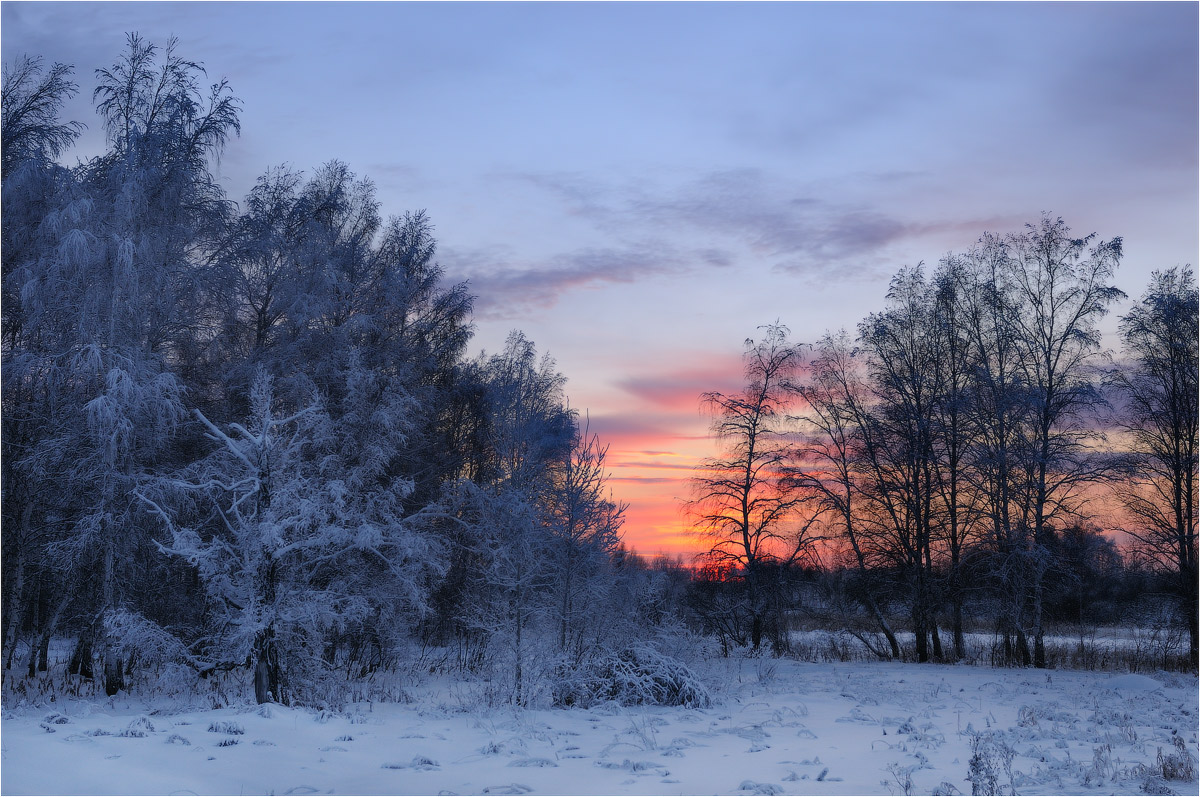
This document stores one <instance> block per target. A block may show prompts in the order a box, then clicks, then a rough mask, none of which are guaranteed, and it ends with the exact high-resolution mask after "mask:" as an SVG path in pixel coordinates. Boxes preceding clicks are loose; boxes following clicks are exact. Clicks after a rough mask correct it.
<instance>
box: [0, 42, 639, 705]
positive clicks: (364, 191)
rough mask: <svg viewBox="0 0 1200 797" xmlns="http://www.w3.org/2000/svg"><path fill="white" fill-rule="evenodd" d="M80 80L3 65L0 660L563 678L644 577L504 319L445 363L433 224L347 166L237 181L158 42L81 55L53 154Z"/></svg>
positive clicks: (120, 668)
mask: <svg viewBox="0 0 1200 797" xmlns="http://www.w3.org/2000/svg"><path fill="white" fill-rule="evenodd" d="M72 75H73V72H72V67H70V66H67V65H63V64H57V63H56V64H53V65H51V66H49V67H46V66H45V65H44V64H43V63H42V61H41V60H40V59H37V58H23V59H20V60H18V61H16V62H15V63H13V64H11V65H8V66H6V68H5V72H4V82H3V123H2V130H3V218H4V222H3V231H2V236H3V241H2V245H3V251H4V258H3V304H4V313H3V328H2V330H0V342H2V346H3V403H4V412H3V473H2V477H3V526H4V535H3V583H4V600H3V621H2V622H3V655H4V671H5V679H6V681H8V682H10V683H11V682H12V681H13V679H19V678H23V677H33V676H35V675H36V674H37V673H38V672H40V671H45V670H46V668H47V666H48V663H47V658H48V650H49V647H50V644H51V641H52V640H53V639H64V638H65V639H69V640H73V642H72V644H73V653H72V655H71V661H70V664H69V670H70V672H71V673H73V674H75V675H78V676H82V677H83V678H85V679H90V678H94V679H95V681H96V682H98V683H101V684H102V685H103V688H104V689H105V691H106V692H107V693H108V694H110V695H111V694H114V693H115V692H117V691H118V690H120V689H122V688H123V687H125V686H126V685H127V684H128V683H129V678H130V676H131V674H134V673H137V672H143V671H144V670H145V668H146V667H148V666H150V665H153V666H155V667H159V668H161V667H163V666H166V665H170V666H174V667H180V668H183V669H184V670H185V671H186V672H189V673H191V674H193V675H199V676H202V677H208V676H211V675H212V674H214V673H221V672H224V671H230V670H237V671H244V672H247V673H249V679H250V681H251V682H252V684H253V689H254V694H255V696H256V698H257V700H259V701H260V702H262V701H267V700H275V701H281V702H288V701H292V700H300V701H305V700H307V701H311V700H313V695H314V694H316V690H318V689H319V688H321V684H322V683H327V682H329V681H330V679H336V678H342V679H343V680H344V679H345V678H347V677H357V676H362V675H366V674H368V673H370V672H373V671H375V670H377V669H378V668H380V667H388V666H391V665H393V664H394V663H395V662H396V659H397V657H399V656H402V655H403V651H404V650H405V645H408V644H435V645H441V646H444V647H446V648H447V649H451V650H454V651H456V656H457V657H458V663H459V664H460V665H461V666H463V667H466V668H472V669H476V670H487V671H488V673H489V675H490V676H494V679H495V682H496V683H500V684H502V685H503V688H504V689H505V690H506V691H505V693H504V695H505V698H506V699H511V700H514V701H516V702H528V700H530V699H533V698H534V697H538V696H537V695H535V694H534V692H535V691H536V690H537V689H543V690H544V689H545V688H547V687H546V686H545V685H546V684H547V683H550V681H549V680H547V678H546V677H544V676H545V675H546V673H549V672H551V671H553V672H554V673H556V675H557V680H554V681H553V683H554V684H557V685H558V686H557V687H556V688H560V689H561V690H565V691H564V692H563V694H559V695H557V696H556V697H557V698H561V699H566V698H565V697H564V695H566V696H567V697H569V696H570V695H574V696H575V697H576V698H579V697H580V696H581V695H582V694H583V691H586V690H585V689H584V687H583V686H579V685H580V684H583V685H584V686H586V684H587V683H589V681H588V680H587V677H586V676H587V673H588V672H590V670H588V668H589V667H592V668H595V667H600V666H601V665H602V662H601V663H597V662H600V659H601V658H603V657H604V656H606V655H610V654H611V651H614V650H615V651H622V650H626V649H627V648H628V647H629V645H630V644H631V642H632V641H634V640H636V639H640V638H642V636H643V635H644V634H645V633H646V629H647V628H651V627H653V626H654V625H655V624H656V623H658V622H660V621H661V619H662V618H661V617H656V616H653V614H652V613H653V612H654V611H655V606H656V601H655V597H654V596H655V595H656V594H657V592H656V591H659V590H661V589H662V585H661V584H660V583H659V582H660V581H661V580H662V579H661V578H659V579H658V580H656V577H655V576H654V574H652V573H650V572H649V571H648V570H647V569H646V568H638V567H632V566H629V565H630V562H632V561H633V560H631V559H629V558H628V557H627V556H625V553H624V550H623V548H622V546H621V540H620V531H621V526H622V522H623V513H624V505H623V504H621V503H620V502H618V501H616V500H615V499H614V498H613V497H612V495H611V491H610V489H609V487H608V485H607V482H606V478H607V477H606V472H605V467H604V465H605V456H606V447H605V446H604V445H603V444H602V443H601V442H600V441H599V440H598V438H597V437H596V436H595V435H594V434H592V433H591V432H590V431H589V429H588V426H587V423H586V419H583V418H581V417H580V415H579V413H578V412H577V411H576V410H574V409H572V408H571V407H570V405H569V403H568V401H567V398H566V395H565V392H564V389H565V379H564V377H563V376H562V375H561V374H560V373H559V372H558V370H557V368H556V365H555V363H554V361H553V360H552V359H551V358H549V357H548V356H545V355H543V356H539V355H538V352H537V349H536V347H535V345H534V343H533V342H531V341H530V340H528V339H527V338H526V337H525V336H524V335H523V334H521V333H520V332H514V333H512V334H511V335H510V337H509V338H508V341H507V343H506V344H505V346H504V348H503V350H501V351H499V352H497V353H494V354H491V355H488V354H486V353H485V354H480V355H479V356H477V357H474V358H469V357H467V356H466V355H465V352H466V347H467V346H468V343H469V342H470V340H471V336H472V326H471V310H472V302H473V297H472V296H471V294H470V292H469V290H468V287H467V285H466V284H465V283H459V284H452V283H448V282H447V280H446V279H445V277H444V275H443V272H442V269H441V267H440V266H438V264H437V262H436V259H435V253H436V241H435V239H434V235H433V226H432V223H431V221H430V220H429V218H428V217H427V216H426V215H424V213H421V212H416V213H406V214H404V215H402V216H392V217H389V218H386V219H385V218H384V217H383V216H382V215H381V209H380V204H379V202H378V200H377V197H376V192H375V188H374V185H373V184H372V183H371V181H370V180H368V179H366V178H361V177H359V176H357V175H356V174H354V172H352V171H351V170H350V168H349V167H348V166H347V165H346V164H344V163H341V162H339V161H336V160H335V161H330V162H329V163H326V164H325V165H323V166H321V167H319V168H317V169H315V170H313V171H312V172H311V173H310V174H307V175H306V174H303V173H302V172H300V171H297V170H294V169H292V168H289V167H286V166H282V167H275V168H271V169H269V170H267V171H266V172H264V173H263V174H262V176H260V177H259V178H258V179H257V181H256V183H255V184H254V187H253V188H252V189H251V191H250V193H249V195H248V196H247V197H246V198H245V201H244V202H243V203H241V204H240V205H239V204H236V203H234V202H232V201H231V200H230V199H228V198H227V197H226V196H225V194H224V192H223V190H222V189H221V187H220V185H219V184H218V182H217V180H216V179H215V177H214V174H213V168H214V164H215V162H216V160H217V159H218V157H219V156H220V154H221V152H222V150H223V148H224V147H225V145H226V144H227V143H228V141H229V140H230V139H231V138H232V137H234V136H236V135H238V134H239V132H240V111H241V103H240V102H239V100H238V99H237V98H236V97H235V96H234V95H233V93H232V91H231V89H230V87H229V85H228V84H227V83H226V82H225V81H223V80H221V81H216V82H214V83H211V84H207V83H206V82H205V81H206V73H205V70H204V68H203V67H202V66H201V65H200V64H199V63H197V62H194V61H190V60H187V59H186V58H184V57H183V56H182V55H181V54H180V53H179V52H178V48H177V44H176V43H175V42H174V41H171V42H169V43H167V44H166V46H165V47H158V46H156V45H154V44H153V43H150V42H147V41H145V40H144V39H142V38H140V37H139V36H137V35H136V34H131V35H130V36H129V37H128V41H127V43H126V48H125V50H124V52H123V53H122V54H121V55H120V57H119V58H118V59H117V60H116V61H115V62H114V63H113V64H112V65H111V66H109V67H107V68H103V69H98V70H96V73H95V75H96V81H97V86H96V88H95V91H94V93H93V101H94V105H95V109H96V111H97V113H98V115H99V118H100V120H101V121H102V123H103V125H104V130H105V133H106V139H107V147H106V150H105V152H104V153H103V154H101V155H99V156H96V157H94V158H90V159H88V160H85V161H82V162H79V163H78V164H77V165H75V166H71V167H68V166H64V165H62V164H61V163H59V158H60V157H61V156H62V155H63V154H64V153H65V152H66V151H67V150H68V148H69V147H70V145H71V143H72V142H73V141H74V139H75V138H76V136H77V135H78V134H79V132H80V130H81V127H82V125H81V124H79V123H78V122H75V121H63V120H61V119H60V118H59V117H60V112H61V109H62V107H63V103H64V101H65V100H66V99H68V98H69V97H71V96H72V95H73V94H74V93H75V92H76V91H77V90H78V86H77V84H76V83H75V82H74V81H73V80H72ZM623 563H624V564H623ZM635 631H636V633H635ZM19 651H20V656H19V657H18V652H19ZM626 658H627V659H629V660H632V659H630V656H627V657H626ZM634 658H636V657H634ZM642 658H645V656H643V657H642ZM609 664H611V661H610V662H609ZM604 666H608V665H604ZM563 684H566V686H562V685H563ZM571 684H575V686H571ZM572 689H574V691H572ZM581 690H583V691H581ZM568 693H569V694H568Z"/></svg>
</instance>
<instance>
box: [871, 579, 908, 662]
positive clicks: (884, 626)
mask: <svg viewBox="0 0 1200 797" xmlns="http://www.w3.org/2000/svg"><path fill="white" fill-rule="evenodd" d="M864 603H866V604H867V609H869V610H870V612H871V616H872V617H873V618H875V623H876V624H877V625H878V626H879V630H880V631H881V632H882V633H883V637H884V639H886V640H887V642H888V647H889V648H891V651H892V658H893V659H895V660H897V661H899V659H900V641H899V640H898V639H896V632H895V631H893V630H892V626H891V625H890V624H889V623H888V621H887V618H885V617H884V616H883V612H882V611H881V610H880V608H879V604H878V603H876V602H875V599H874V598H872V597H871V596H870V595H867V596H866V597H865V598H864Z"/></svg>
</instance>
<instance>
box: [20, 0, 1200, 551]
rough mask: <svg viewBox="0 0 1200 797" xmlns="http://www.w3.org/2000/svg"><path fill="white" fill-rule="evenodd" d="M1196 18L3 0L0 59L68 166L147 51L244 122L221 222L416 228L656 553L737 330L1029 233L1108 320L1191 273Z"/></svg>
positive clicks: (820, 320) (857, 6)
mask: <svg viewBox="0 0 1200 797" xmlns="http://www.w3.org/2000/svg"><path fill="white" fill-rule="evenodd" d="M1198 8H1200V6H1198V5H1197V4H1196V3H1162V4H1156V3H1100V4H1090V3H1064V4H1043V3H968V4H952V3H933V4H923V3H895V4H893V3H828V4H826V3H766V4H756V3H702V4H696V3H619V4H604V3H563V4H560V3H529V4H507V3H481V4H475V3H428V4H415V3H414V4H409V3H300V4H295V3H199V2H197V3H183V4H170V3H71V4H59V3H25V2H12V1H11V0H6V2H4V3H3V4H0V15H2V25H0V37H2V42H3V57H4V61H5V62H6V63H8V62H11V61H12V59H13V58H14V57H15V56H17V55H20V54H25V53H27V54H34V55H42V56H44V57H45V58H46V59H47V60H48V61H55V60H57V61H63V62H68V63H73V64H75V66H76V68H77V73H76V76H77V79H78V81H79V83H80V85H81V89H82V90H81V92H80V96H79V97H78V98H77V102H75V103H74V104H73V105H72V107H71V108H70V109H69V111H68V113H69V115H70V116H71V117H72V118H76V119H80V120H82V121H84V122H87V123H88V124H89V125H90V128H89V131H88V133H87V134H86V135H85V137H84V139H83V140H82V141H81V143H80V146H79V147H78V154H81V155H86V154H89V153H93V152H95V151H98V149H99V147H100V146H101V145H102V141H101V140H100V136H101V135H102V131H101V129H100V126H99V125H98V124H97V123H96V122H95V116H94V114H93V113H92V111H91V106H90V95H91V88H92V86H93V85H94V81H93V79H92V70H94V69H95V68H97V67H100V66H106V65H108V64H110V63H111V62H112V61H113V60H114V58H115V57H116V56H117V54H118V53H119V52H120V50H121V48H122V46H123V39H124V33H125V32H126V31H135V30H136V31H138V32H139V33H141V34H142V35H143V37H145V38H147V39H150V40H151V41H155V42H159V43H161V42H163V41H165V39H166V38H167V36H169V35H175V36H177V37H179V39H180V44H179V49H180V52H181V54H182V55H184V56H185V57H188V58H191V59H193V60H199V61H202V62H203V63H204V64H205V66H206V67H207V68H208V70H209V74H210V76H212V77H214V78H215V77H219V76H224V77H227V78H228V79H229V80H230V83H231V84H232V86H233V89H234V92H235V94H237V95H238V96H239V97H241V99H242V100H243V101H244V103H245V111H244V113H243V115H242V136H241V138H240V139H238V140H236V141H234V142H233V143H231V145H230V146H229V148H228V150H227V152H226V153H225V156H224V158H223V160H222V163H221V167H220V171H221V175H222V178H223V180H224V182H225V185H226V187H227V190H228V191H229V193H230V196H231V197H232V198H234V199H241V198H242V197H243V196H244V194H245V192H246V190H247V189H248V188H249V187H250V186H251V185H252V183H253V180H254V178H255V177H256V176H257V175H258V174H260V173H262V172H263V171H264V170H265V169H266V168H267V167H269V166H273V165H277V164H280V163H288V164H291V165H292V166H294V167H296V168H300V169H305V170H310V169H312V168H313V167H316V166H318V165H320V164H321V163H323V162H325V161H328V160H330V159H332V158H338V159H340V160H343V161H346V162H347V163H349V164H350V166H351V167H352V168H353V169H354V170H355V171H357V172H358V173H359V174H360V175H365V176H368V177H370V178H371V179H373V180H374V181H375V183H376V184H377V186H378V189H379V198H380V199H381V201H382V203H383V207H384V212H385V213H402V212H403V211H405V210H415V209H419V208H424V209H426V210H427V211H428V213H429V215H430V216H431V218H432V220H433V222H434V224H435V225H436V228H437V234H438V238H439V241H440V249H439V252H440V256H439V259H440V261H441V262H442V264H443V265H444V266H445V268H446V270H447V272H448V273H449V274H451V275H453V276H454V277H456V278H464V279H470V280H471V283H472V285H473V287H474V289H475V291H476V292H477V293H478V294H479V297H480V298H479V301H478V304H477V324H478V335H477V344H478V346H480V347H487V348H488V349H490V350H494V349H495V348H497V347H498V346H499V345H501V344H502V342H503V338H504V335H505V334H506V333H507V331H508V330H509V329H511V328H513V327H520V328H522V329H524V330H525V331H526V332H527V333H528V334H529V335H530V337H532V338H533V339H534V340H535V341H537V343H538V344H539V347H540V348H541V349H543V350H547V349H548V350H549V351H550V352H551V353H552V354H553V355H554V356H555V357H556V359H557V360H558V362H559V365H560V367H561V369H562V370H563V371H564V373H565V374H566V375H567V376H568V377H569V379H570V383H569V392H570V394H571V397H572V403H573V405H574V406H577V407H580V408H581V409H582V408H587V409H588V410H589V411H590V414H591V417H592V426H593V429H599V430H600V431H601V432H602V433H604V434H605V436H606V437H608V438H610V439H611V440H612V441H613V450H612V452H611V454H610V457H611V458H612V460H613V462H614V464H616V465H617V466H618V467H617V468H616V470H615V473H616V476H617V481H616V483H615V486H616V489H617V493H618V495H619V496H620V495H621V494H622V493H623V492H624V493H625V494H626V495H628V496H629V500H631V501H632V502H634V504H635V506H634V511H633V512H632V513H631V518H632V519H633V520H635V521H637V524H638V528H636V529H635V528H633V526H634V523H631V528H630V534H631V538H632V539H634V541H635V542H636V544H638V547H639V548H641V549H643V550H650V551H653V550H656V549H657V548H659V547H672V546H675V545H677V543H676V542H675V541H673V540H672V538H671V535H672V534H673V533H674V532H673V531H672V529H673V528H677V527H679V526H681V524H682V520H681V519H679V518H678V517H676V516H675V515H674V514H672V513H674V511H675V510H674V506H675V504H674V503H673V502H672V500H671V499H673V498H675V497H677V496H679V497H682V496H683V495H685V494H686V490H687V488H686V484H684V482H682V481H680V477H681V476H686V474H687V468H688V467H690V466H691V465H693V464H694V463H695V461H696V458H697V457H698V456H702V455H705V454H708V453H711V452H712V447H711V445H710V444H708V443H706V442H705V441H704V440H703V439H697V438H702V437H703V435H704V424H705V422H704V419H703V418H701V417H700V416H699V415H698V414H697V410H696V396H697V395H698V393H699V392H701V391H702V390H707V389H720V388H731V387H734V386H735V385H736V383H737V379H738V376H739V366H738V355H739V352H740V350H741V344H742V340H743V339H744V338H746V337H747V336H752V335H754V334H755V328H756V327H757V326H759V325H761V324H765V323H769V322H772V321H774V320H776V319H779V320H781V321H783V322H784V323H786V324H788V325H789V326H790V327H791V329H792V331H793V333H794V337H795V338H796V339H798V340H813V339H815V338H816V337H817V336H818V335H820V334H821V333H822V332H823V331H824V330H826V329H827V328H836V327H841V326H847V327H850V328H853V326H854V325H855V324H856V323H857V321H858V320H859V319H861V318H862V317H863V315H865V314H866V313H867V312H869V311H871V310H874V309H878V308H879V307H880V305H881V304H882V301H883V295H884V293H885V291H886V287H887V280H888V278H889V276H890V275H891V274H892V273H894V272H895V271H896V270H897V269H898V268H899V267H900V266H901V265H905V264H909V263H915V262H917V261H919V260H924V261H926V262H927V263H933V262H936V261H937V259H938V258H939V257H940V256H942V255H943V254H945V253H946V252H948V251H950V250H958V249H963V248H965V247H967V246H969V245H970V244H971V243H972V242H973V241H974V240H975V239H977V238H978V237H979V235H980V234H982V233H983V232H984V231H994V232H1006V231H1009V230H1015V229H1018V228H1019V227H1020V226H1021V225H1022V224H1023V223H1024V222H1026V221H1034V220H1036V219H1037V218H1038V216H1039V214H1040V213H1041V212H1042V211H1050V212H1052V213H1054V214H1056V215H1061V216H1062V217H1063V218H1064V219H1065V220H1066V221H1067V223H1068V224H1070V225H1071V227H1072V228H1073V229H1074V230H1075V232H1077V233H1080V234H1086V233H1089V232H1093V231H1094V232H1097V233H1098V234H1099V235H1100V237H1101V238H1110V237H1113V236H1117V235H1120V236H1123V237H1124V239H1125V251H1126V257H1125V261H1124V264H1123V266H1122V268H1121V271H1120V273H1119V274H1118V284H1119V286H1120V287H1122V288H1123V289H1124V290H1125V291H1126V292H1127V293H1129V294H1131V295H1132V296H1137V295H1139V294H1140V293H1141V292H1142V290H1143V288H1144V286H1145V284H1146V281H1147V277H1148V274H1149V271H1150V270H1151V269H1153V268H1161V267H1167V266H1173V265H1177V264H1183V263H1192V264H1195V263H1196V261H1197V256H1196V253H1197V239H1198V237H1200V231H1198V222H1197V219H1198V218H1200V204H1198V194H1200V192H1198V183H1197V174H1198V171H1197V152H1198V134H1197V119H1198V115H1200V110H1198V104H1197V97H1198V88H1197V74H1198V69H1197V60H1198V57H1197V28H1198V18H1197V17H1198V14H1197V10H1198ZM1110 326H1112V327H1115V316H1114V323H1113V324H1111V325H1110ZM651 465H653V467H649V466H651ZM643 466H644V467H643Z"/></svg>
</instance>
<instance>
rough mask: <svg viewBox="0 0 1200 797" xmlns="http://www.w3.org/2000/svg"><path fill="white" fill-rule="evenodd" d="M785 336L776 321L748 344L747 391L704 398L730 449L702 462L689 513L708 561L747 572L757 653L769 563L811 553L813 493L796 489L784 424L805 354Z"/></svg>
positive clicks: (714, 426)
mask: <svg viewBox="0 0 1200 797" xmlns="http://www.w3.org/2000/svg"><path fill="white" fill-rule="evenodd" d="M787 335H788V330H787V328H786V327H784V326H782V325H780V324H773V325H771V326H768V327H766V329H765V334H764V336H763V338H762V340H760V341H758V342H755V341H753V340H749V339H748V340H747V341H746V353H745V357H744V360H745V369H746V373H745V376H746V387H745V390H744V391H743V392H741V393H738V394H734V395H725V394H723V393H717V392H710V393H705V394H703V396H701V401H702V402H703V405H704V406H705V407H707V408H708V409H709V411H711V412H712V414H713V424H712V430H713V433H714V434H715V436H716V437H717V439H718V440H719V441H721V442H723V443H724V444H725V445H726V450H725V453H724V455H722V456H719V457H714V458H711V459H708V460H705V462H704V464H703V465H701V475H698V476H696V477H694V479H693V485H694V488H695V491H696V497H695V498H694V500H693V501H692V502H691V504H690V510H691V511H692V513H693V514H694V515H695V516H696V517H697V519H698V522H699V526H700V528H701V530H702V533H703V534H704V535H705V536H706V537H707V538H708V539H709V540H710V541H711V548H710V556H711V557H712V558H713V559H714V560H718V561H721V562H724V563H727V564H730V565H733V566H735V567H737V568H739V569H740V570H741V571H742V573H743V574H744V577H745V582H746V587H747V611H748V613H749V615H750V642H751V644H752V645H753V646H754V647H755V648H757V647H759V645H760V644H761V643H762V637H763V632H764V627H763V624H764V617H765V611H766V598H767V595H766V589H767V586H768V585H767V584H766V583H765V576H766V573H765V568H766V566H767V565H769V564H775V565H782V566H787V565H790V564H792V563H794V562H796V561H797V560H798V559H800V558H801V557H803V556H805V555H807V554H809V553H810V552H811V544H812V542H813V541H814V540H813V539H812V537H811V535H810V531H811V529H812V528H813V523H814V518H812V517H811V516H810V517H808V518H801V517H800V514H799V510H800V509H801V507H802V506H805V505H806V504H808V503H810V499H811V496H809V495H807V494H805V493H802V492H798V491H796V490H795V489H794V484H793V482H792V480H791V479H790V478H789V477H788V470H789V467H790V465H791V463H792V459H793V451H792V449H793V444H792V441H791V439H790V433H789V431H788V430H787V429H786V427H785V422H786V420H787V409H788V407H789V404H790V402H791V400H792V398H793V396H794V395H795V394H794V393H793V392H792V391H791V390H790V389H789V388H790V386H791V379H792V376H793V374H794V373H795V371H796V368H797V367H798V366H799V364H800V352H799V350H798V349H797V348H796V347H795V346H793V345H791V344H790V343H789V342H788V340H787Z"/></svg>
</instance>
